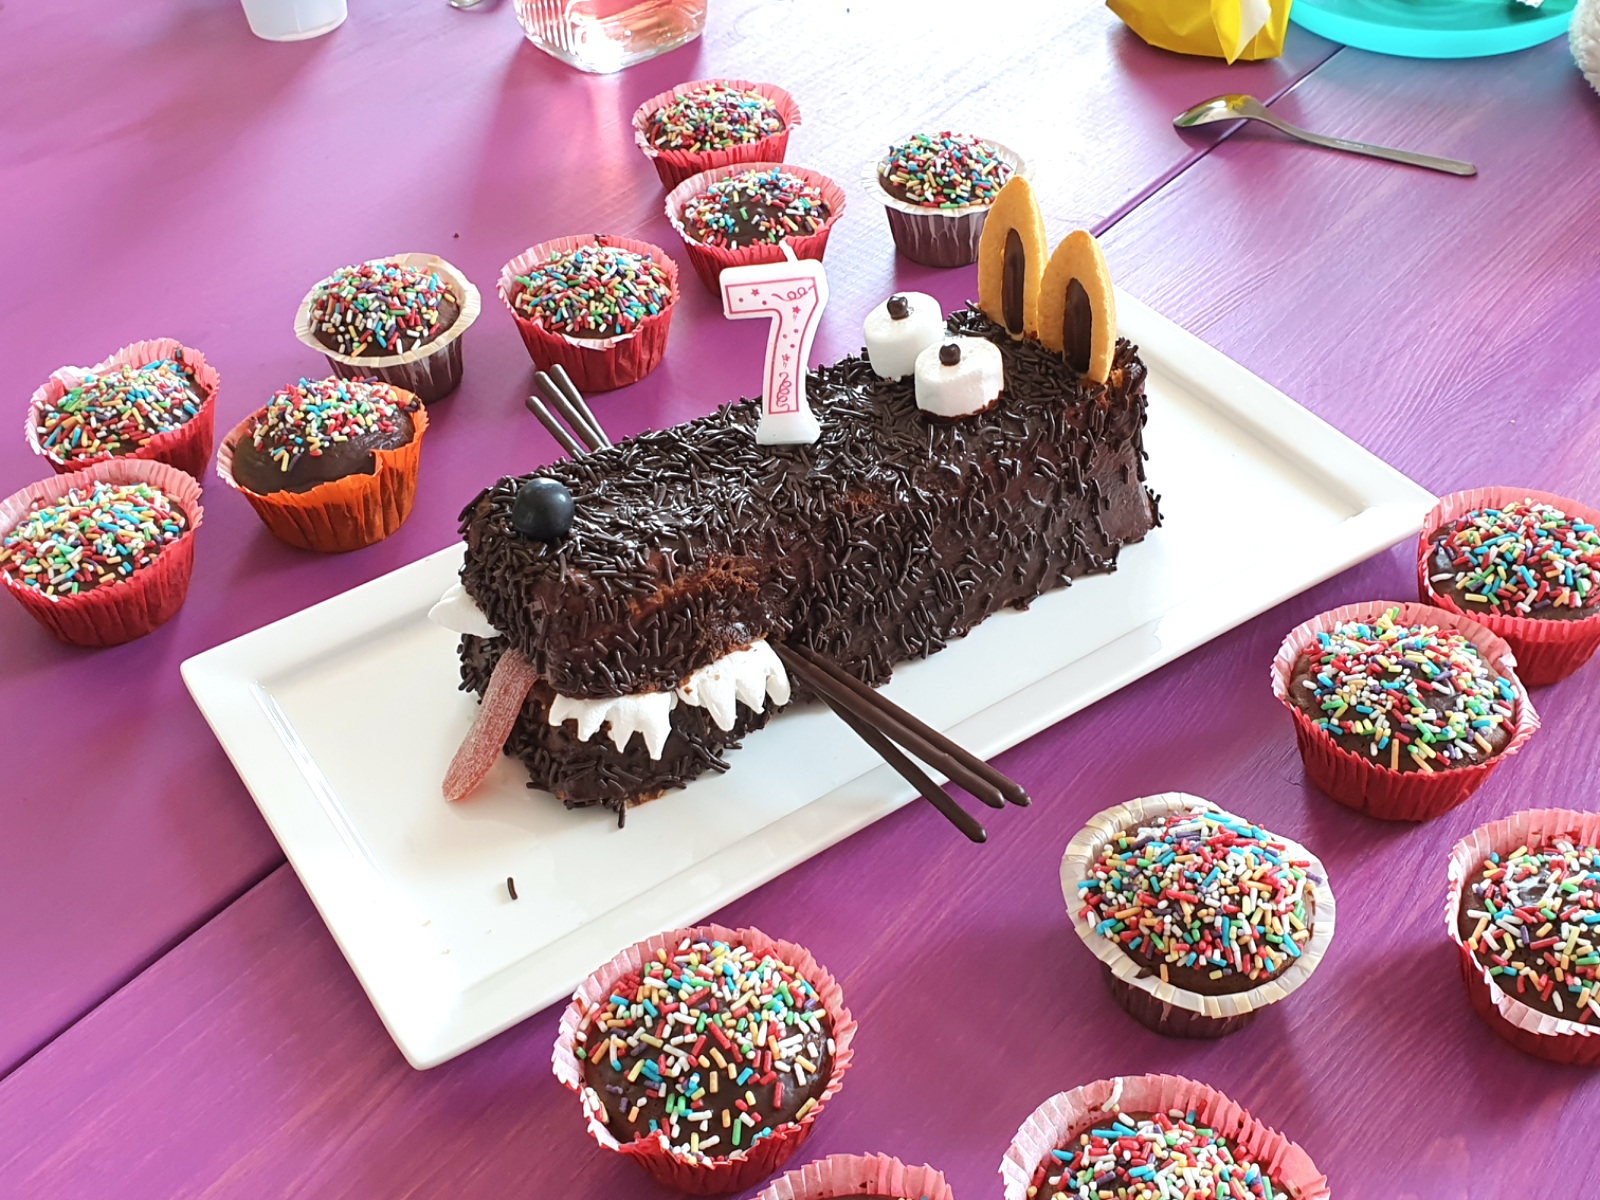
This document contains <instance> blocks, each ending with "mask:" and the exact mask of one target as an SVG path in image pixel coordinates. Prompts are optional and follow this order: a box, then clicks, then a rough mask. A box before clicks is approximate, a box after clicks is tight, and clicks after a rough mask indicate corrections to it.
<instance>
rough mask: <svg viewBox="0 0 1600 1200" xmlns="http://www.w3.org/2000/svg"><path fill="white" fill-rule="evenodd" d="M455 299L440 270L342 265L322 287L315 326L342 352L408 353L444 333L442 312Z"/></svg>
mask: <svg viewBox="0 0 1600 1200" xmlns="http://www.w3.org/2000/svg"><path fill="white" fill-rule="evenodd" d="M452 299H454V297H453V295H452V294H451V291H450V285H449V284H447V283H446V282H445V281H444V279H443V278H442V277H441V276H440V275H439V274H438V272H436V271H418V270H416V269H415V268H413V267H405V266H401V265H400V264H399V263H396V262H382V261H380V262H365V263H362V264H360V265H359V266H355V267H340V268H339V269H338V270H337V271H335V272H334V273H333V274H332V275H330V276H328V278H326V279H324V280H323V281H322V282H321V283H319V284H318V285H317V291H316V295H315V297H314V298H313V299H312V301H311V326H312V329H313V331H315V332H316V333H317V334H319V335H321V336H322V337H323V338H324V339H325V340H327V341H328V342H330V343H331V344H332V346H333V348H334V350H335V352H337V353H339V354H344V355H348V356H351V357H356V356H358V355H363V354H367V353H369V352H371V353H375V354H378V355H385V354H404V353H406V352H407V351H410V350H415V349H416V348H417V347H418V346H423V345H426V344H427V343H428V342H431V341H432V340H433V339H434V338H436V337H438V336H439V334H441V333H442V332H444V330H443V328H442V326H441V324H440V319H439V310H440V308H441V306H442V305H443V304H444V302H445V301H446V300H452Z"/></svg>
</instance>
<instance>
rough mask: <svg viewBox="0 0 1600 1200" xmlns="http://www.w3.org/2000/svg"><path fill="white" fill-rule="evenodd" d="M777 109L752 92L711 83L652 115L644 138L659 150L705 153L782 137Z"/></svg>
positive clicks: (761, 96)
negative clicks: (775, 135)
mask: <svg viewBox="0 0 1600 1200" xmlns="http://www.w3.org/2000/svg"><path fill="white" fill-rule="evenodd" d="M783 130H784V120H783V115H782V114H781V113H780V112H779V111H778V106H777V105H776V104H774V103H773V102H772V101H771V100H769V99H767V98H766V97H765V96H763V95H762V94H761V93H760V92H758V91H754V90H753V89H750V88H737V87H729V86H728V85H727V84H725V83H720V82H709V83H705V84H702V85H700V86H699V87H696V88H694V89H693V90H691V91H688V92H685V93H684V94H683V95H681V96H679V97H677V98H676V99H674V100H673V101H671V102H670V103H668V104H664V105H662V106H661V107H660V108H658V109H656V111H655V112H653V113H651V114H650V118H649V121H648V124H647V134H646V136H648V137H649V139H650V144H651V145H652V146H654V147H656V149H658V150H688V151H692V152H695V153H705V152H706V151H710V150H725V149H727V148H728V147H729V146H742V145H745V144H747V143H750V142H759V141H760V140H761V139H762V138H765V137H771V136H773V135H774V134H778V133H782V132H783Z"/></svg>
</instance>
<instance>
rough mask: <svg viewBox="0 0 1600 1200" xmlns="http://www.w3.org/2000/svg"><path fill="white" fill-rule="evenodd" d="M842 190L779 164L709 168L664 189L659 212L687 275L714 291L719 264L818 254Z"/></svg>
mask: <svg viewBox="0 0 1600 1200" xmlns="http://www.w3.org/2000/svg"><path fill="white" fill-rule="evenodd" d="M844 205H845V199H844V189H843V188H841V187H840V186H839V185H838V184H837V183H835V182H834V181H833V180H831V179H829V178H828V177H827V176H826V175H820V174H818V173H817V172H815V171H808V170H806V169H805V168H804V167H786V166H784V165H783V164H781V163H756V164H755V165H753V166H746V167H741V166H731V167H717V168H714V169H713V170H710V171H703V172H701V173H700V174H699V175H695V176H692V177H691V178H689V179H686V180H684V182H682V183H680V184H679V185H678V186H677V187H675V188H673V189H672V191H670V192H668V193H667V219H668V220H669V221H671V222H672V227H673V228H674V229H676V230H677V231H678V234H679V236H681V237H682V238H683V244H684V247H685V248H686V249H687V250H688V252H689V261H690V263H692V264H693V266H694V269H695V274H697V275H699V276H700V279H701V281H702V282H703V283H704V284H705V285H706V286H707V287H708V288H710V289H711V291H712V292H713V293H715V294H720V290H721V288H720V283H719V280H720V277H721V275H722V271H723V268H725V267H736V266H740V265H741V264H744V263H759V262H782V261H783V259H784V247H786V246H787V247H788V249H789V252H790V253H792V254H793V255H794V256H795V257H796V258H818V259H820V258H821V257H822V254H823V251H825V250H826V249H827V247H828V234H829V232H831V230H832V229H833V224H834V222H835V221H837V220H838V219H839V217H840V216H841V215H842V214H843V212H844Z"/></svg>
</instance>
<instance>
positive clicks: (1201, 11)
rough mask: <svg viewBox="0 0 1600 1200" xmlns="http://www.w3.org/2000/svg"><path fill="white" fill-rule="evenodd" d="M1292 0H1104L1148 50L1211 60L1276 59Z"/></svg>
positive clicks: (1281, 48) (1281, 51) (1279, 51)
mask: <svg viewBox="0 0 1600 1200" xmlns="http://www.w3.org/2000/svg"><path fill="white" fill-rule="evenodd" d="M1289 4H1290V0H1106V7H1107V8H1109V9H1110V10H1111V11H1112V12H1114V13H1116V14H1117V16H1119V17H1121V18H1122V19H1123V20H1124V21H1125V22H1127V25H1128V28H1129V29H1131V30H1133V31H1134V32H1135V33H1137V34H1138V35H1139V36H1140V37H1142V38H1143V39H1144V40H1145V41H1147V42H1149V43H1150V44H1151V45H1152V46H1159V47H1160V48H1161V49H1163V50H1175V51H1177V52H1178V53H1179V54H1204V55H1206V56H1208V57H1210V58H1225V59H1227V60H1228V61H1229V62H1233V61H1234V60H1235V59H1240V58H1243V59H1257V58H1277V57H1278V55H1280V54H1282V53H1283V38H1284V33H1285V32H1286V31H1287V29H1288V26H1289Z"/></svg>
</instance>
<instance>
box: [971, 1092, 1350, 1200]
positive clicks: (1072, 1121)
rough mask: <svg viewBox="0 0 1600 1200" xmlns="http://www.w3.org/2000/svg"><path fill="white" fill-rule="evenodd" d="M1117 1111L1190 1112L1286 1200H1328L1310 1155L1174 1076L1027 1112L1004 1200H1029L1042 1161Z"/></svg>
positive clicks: (1065, 1095) (1078, 1095)
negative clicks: (1277, 1187) (1246, 1157)
mask: <svg viewBox="0 0 1600 1200" xmlns="http://www.w3.org/2000/svg"><path fill="white" fill-rule="evenodd" d="M1118 1106H1120V1107H1121V1109H1122V1111H1123V1112H1130V1113H1133V1112H1172V1111H1182V1112H1184V1113H1188V1112H1191V1111H1192V1112H1194V1113H1195V1114H1196V1116H1197V1118H1198V1119H1199V1120H1200V1121H1202V1122H1204V1123H1205V1124H1206V1125H1208V1126H1210V1127H1211V1128H1212V1129H1215V1130H1216V1131H1217V1132H1218V1133H1220V1134H1222V1135H1223V1136H1224V1137H1226V1138H1228V1139H1229V1140H1230V1141H1231V1142H1232V1143H1233V1144H1234V1145H1235V1146H1236V1147H1238V1148H1239V1149H1240V1150H1242V1151H1244V1152H1245V1153H1247V1154H1248V1155H1249V1156H1250V1157H1251V1158H1253V1159H1255V1161H1256V1162H1257V1163H1259V1164H1260V1166H1261V1169H1262V1170H1263V1171H1265V1172H1266V1173H1267V1174H1268V1175H1270V1176H1271V1177H1272V1179H1273V1180H1274V1181H1275V1182H1278V1183H1281V1184H1282V1185H1283V1186H1284V1187H1285V1188H1286V1189H1287V1196H1289V1197H1292V1198H1293V1200H1327V1198H1328V1197H1329V1196H1330V1195H1331V1192H1330V1191H1329V1190H1328V1180H1327V1177H1326V1176H1325V1175H1323V1174H1322V1173H1321V1172H1320V1171H1318V1170H1317V1168H1316V1164H1315V1163H1313V1162H1312V1161H1311V1156H1310V1155H1308V1154H1307V1153H1306V1152H1305V1151H1304V1150H1302V1149H1301V1148H1300V1147H1299V1146H1297V1145H1295V1144H1294V1143H1293V1142H1291V1141H1290V1140H1289V1139H1288V1138H1286V1137H1284V1136H1283V1134H1281V1133H1279V1132H1278V1131H1277V1130H1275V1129H1272V1128H1270V1127H1269V1126H1266V1125H1263V1124H1262V1123H1261V1122H1260V1121H1258V1120H1256V1119H1255V1118H1254V1117H1252V1116H1251V1115H1250V1114H1249V1113H1248V1112H1246V1111H1245V1110H1244V1108H1242V1107H1241V1106H1240V1105H1238V1104H1236V1103H1234V1101H1232V1100H1230V1099H1228V1097H1227V1096H1224V1095H1223V1094H1222V1093H1221V1092H1219V1091H1216V1090H1215V1089H1214V1088H1209V1087H1207V1086H1206V1085H1205V1084H1203V1083H1196V1082H1195V1081H1194V1080H1193V1079H1185V1078H1183V1077H1182V1076H1181V1075H1122V1076H1118V1077H1117V1078H1114V1079H1101V1080H1097V1081H1096V1082H1094V1083H1088V1084H1085V1085H1084V1086H1083V1087H1080V1088H1074V1089H1073V1090H1072V1091H1070V1092H1060V1093H1058V1094H1057V1095H1054V1096H1052V1097H1050V1099H1048V1100H1046V1101H1045V1102H1044V1103H1043V1104H1041V1105H1040V1106H1039V1107H1038V1108H1036V1109H1034V1110H1033V1113H1032V1115H1030V1116H1029V1117H1028V1119H1027V1120H1026V1121H1024V1122H1023V1123H1022V1128H1020V1129H1018V1130H1017V1136H1016V1137H1015V1138H1013V1139H1012V1141H1011V1148H1010V1149H1009V1150H1007V1151H1006V1156H1005V1158H1004V1160H1002V1161H1001V1163H1000V1180H1001V1184H1002V1189H1003V1190H1002V1194H1003V1196H1004V1198H1005V1200H1029V1196H1028V1188H1029V1186H1030V1185H1031V1184H1032V1182H1033V1176H1034V1172H1035V1171H1037V1170H1038V1169H1039V1164H1040V1163H1042V1162H1044V1160H1045V1157H1046V1156H1047V1155H1048V1154H1049V1153H1050V1152H1051V1151H1052V1150H1054V1149H1057V1148H1058V1147H1060V1146H1062V1145H1063V1144H1064V1143H1065V1142H1067V1141H1068V1140H1069V1139H1071V1138H1073V1137H1076V1136H1077V1135H1078V1134H1080V1133H1082V1132H1083V1131H1084V1130H1085V1129H1089V1128H1091V1127H1093V1126H1094V1125H1095V1124H1096V1123H1097V1122H1098V1121H1101V1120H1103V1119H1104V1117H1105V1114H1106V1113H1108V1112H1110V1111H1112V1110H1113V1109H1115V1108H1117V1107H1118Z"/></svg>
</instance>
